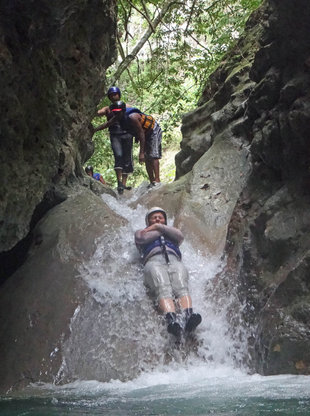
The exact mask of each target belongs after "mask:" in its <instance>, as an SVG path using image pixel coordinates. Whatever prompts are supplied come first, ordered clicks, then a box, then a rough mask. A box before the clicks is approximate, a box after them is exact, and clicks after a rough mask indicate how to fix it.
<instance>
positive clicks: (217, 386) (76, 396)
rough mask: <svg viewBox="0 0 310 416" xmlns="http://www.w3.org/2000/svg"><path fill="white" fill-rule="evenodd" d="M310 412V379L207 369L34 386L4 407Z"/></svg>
mask: <svg viewBox="0 0 310 416" xmlns="http://www.w3.org/2000/svg"><path fill="white" fill-rule="evenodd" d="M309 409H310V378H309V376H292V375H283V376H269V377H262V376H259V375H252V376H249V375H246V374H244V373H242V372H239V371H237V370H233V369H230V368H219V367H218V368H210V367H208V366H205V367H204V366H202V365H200V366H198V367H195V366H192V367H191V368H184V369H177V370H173V369H172V368H171V369H167V372H153V373H150V374H144V375H143V376H141V377H139V378H137V379H136V380H133V381H130V382H127V383H121V382H119V381H113V382H110V383H99V382H97V381H87V382H85V381H84V382H83V381H77V382H75V383H72V384H68V385H65V386H62V387H55V386H52V385H41V386H36V385H33V386H31V387H29V388H28V389H27V390H25V391H24V392H23V394H22V395H20V396H19V397H11V398H6V399H4V400H2V401H1V402H0V414H1V415H5V416H17V415H18V416H26V415H31V416H44V415H46V416H54V415H55V416H56V415H57V416H63V415H93V416H95V415H111V416H134V415H135V416H138V415H139V416H151V415H152V416H163V415H170V416H174V415H183V416H191V415H213V416H220V415H221V416H224V415H225V416H228V415H232V416H250V415H251V416H256V415H257V416H258V415H279V416H293V415H300V416H301V415H302V416H306V415H307V416H308V415H309V412H310V410H309Z"/></svg>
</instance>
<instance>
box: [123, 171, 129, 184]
mask: <svg viewBox="0 0 310 416" xmlns="http://www.w3.org/2000/svg"><path fill="white" fill-rule="evenodd" d="M127 178H128V174H127V173H123V175H122V184H123V185H124V186H126V183H127Z"/></svg>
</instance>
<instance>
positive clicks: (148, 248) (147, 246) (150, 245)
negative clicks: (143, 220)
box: [140, 237, 182, 260]
mask: <svg viewBox="0 0 310 416" xmlns="http://www.w3.org/2000/svg"><path fill="white" fill-rule="evenodd" d="M165 245H166V246H167V247H168V248H170V249H171V250H173V251H174V252H175V254H176V255H177V257H179V258H180V259H181V258H182V254H181V251H180V249H179V246H177V245H176V244H174V243H173V242H172V241H169V240H167V239H166V238H165ZM155 247H161V241H160V237H159V238H157V239H156V240H154V241H152V242H151V243H148V244H144V245H143V246H141V247H140V251H141V256H142V259H143V260H145V258H146V257H147V255H148V254H149V253H150V252H151V251H152V250H153V248H155Z"/></svg>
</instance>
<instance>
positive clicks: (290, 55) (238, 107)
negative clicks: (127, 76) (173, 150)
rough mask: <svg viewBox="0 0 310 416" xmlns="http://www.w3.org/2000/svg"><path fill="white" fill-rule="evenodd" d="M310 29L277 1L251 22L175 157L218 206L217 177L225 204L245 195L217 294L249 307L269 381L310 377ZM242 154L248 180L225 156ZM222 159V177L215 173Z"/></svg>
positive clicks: (308, 15) (258, 359) (257, 356)
mask: <svg viewBox="0 0 310 416" xmlns="http://www.w3.org/2000/svg"><path fill="white" fill-rule="evenodd" d="M309 21H310V4H309V2H308V1H305V0H299V1H296V2H294V3H292V2H290V1H285V0H284V1H282V0H281V1H280V0H270V1H268V2H266V3H265V5H264V6H263V7H262V8H260V9H259V10H258V11H257V12H256V13H254V14H253V15H252V16H251V18H250V20H249V21H248V24H247V30H246V33H245V36H244V37H243V38H242V39H241V40H240V41H239V43H238V45H237V47H236V48H234V49H233V50H232V51H230V52H229V53H228V54H227V57H226V59H225V60H224V62H223V63H222V64H221V66H220V67H219V68H218V70H217V71H216V72H215V73H214V74H213V75H212V76H211V78H210V80H209V82H208V84H207V86H206V88H205V91H204V92H203V94H202V97H201V100H200V103H199V108H198V109H197V110H194V111H193V112H192V113H189V114H187V115H185V117H184V119H183V122H184V125H183V128H182V131H183V141H182V143H181V151H180V153H179V154H178V155H177V157H176V163H177V177H180V176H181V175H184V174H185V173H187V172H189V171H192V172H195V170H196V169H197V167H199V169H200V172H201V176H203V177H205V178H206V185H205V192H206V193H208V192H209V193H210V196H212V190H214V187H213V186H212V182H213V180H214V175H215V174H216V172H218V171H219V167H220V168H221V169H222V170H223V171H224V170H225V172H224V173H222V175H221V179H222V183H221V184H220V183H219V182H218V181H217V187H218V192H219V195H222V194H223V190H225V189H227V188H229V189H230V186H229V187H228V185H230V184H231V183H233V184H234V188H235V190H236V191H237V194H235V202H236V203H235V205H234V206H233V208H232V210H231V212H230V215H231V218H230V220H228V222H227V223H225V221H224V223H223V224H224V230H223V234H224V238H225V243H224V245H225V249H224V254H225V257H226V267H225V268H224V270H223V272H222V273H221V274H219V276H218V278H217V279H215V282H214V286H213V287H212V288H211V289H210V290H214V291H219V292H220V291H221V290H226V291H227V290H228V288H229V290H231V291H232V292H236V296H237V298H238V299H239V301H240V303H241V304H244V305H245V308H244V312H243V320H244V322H245V323H246V325H247V326H248V343H249V350H250V352H251V360H250V364H249V365H250V367H251V368H253V371H258V372H260V373H262V374H278V373H302V374H308V373H310V354H309V351H310V326H309V311H310V280H309V254H310V252H309V247H310V246H309V243H310V241H309V230H310V215H309V202H310V196H309V195H310V180H309V179H310V170H309V167H310V160H309V156H310V150H309V149H310V148H309V134H308V128H309V125H310V78H309V74H310V49H309V44H310V43H309V42H310V32H309V30H308V24H309ZM220 143H221V144H222V146H221V147H220V146H219V144H220ZM238 146H239V152H240V151H242V149H243V152H246V162H245V163H241V161H238V162H237V163H238V164H239V167H240V177H238V171H237V170H236V169H235V168H234V164H232V163H231V161H229V160H228V161H227V155H228V153H227V150H226V149H227V148H229V147H230V148H233V147H238ZM223 147H225V148H226V149H224V148H223ZM216 149H218V150H216ZM237 153H238V152H236V154H237ZM214 154H216V157H217V158H218V160H222V162H223V163H222V165H221V163H220V162H218V163H217V166H218V169H217V171H215V170H214V169H212V168H211V169H209V170H208V169H207V167H209V168H210V167H211V166H210V165H213V166H214V160H215V159H214ZM197 160H198V162H197V163H196V161H197ZM208 165H209V166H208ZM242 165H243V166H244V167H245V169H243V170H242ZM188 174H189V173H188ZM196 178H197V183H198V184H200V183H201V180H200V179H199V176H198V175H197V176H196ZM207 185H211V186H209V189H208V187H207ZM212 188H213V189H212ZM197 190H198V192H199V188H198V187H197ZM231 192H232V191H231V189H230V194H231ZM225 194H226V200H227V199H229V198H227V193H226V192H225ZM195 195H197V192H196V193H195ZM200 205H201V204H200ZM210 205H211V202H210V201H208V202H207V204H206V207H205V210H204V211H205V213H209V211H210ZM221 213H222V214H223V209H222V210H221ZM220 216H221V215H220ZM220 216H219V217H220ZM227 218H228V217H226V219H227ZM204 223H206V221H204ZM212 229H213V230H214V228H212ZM210 230H211V229H210ZM226 232H227V233H228V234H227V238H226Z"/></svg>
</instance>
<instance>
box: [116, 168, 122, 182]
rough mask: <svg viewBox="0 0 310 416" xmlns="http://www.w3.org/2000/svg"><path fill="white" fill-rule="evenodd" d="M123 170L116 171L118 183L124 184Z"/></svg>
mask: <svg viewBox="0 0 310 416" xmlns="http://www.w3.org/2000/svg"><path fill="white" fill-rule="evenodd" d="M122 172H123V171H122V169H115V173H116V179H117V182H122Z"/></svg>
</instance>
